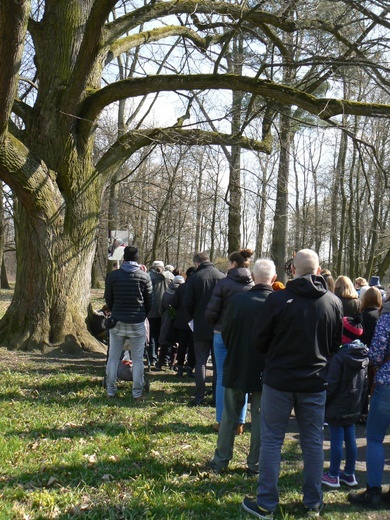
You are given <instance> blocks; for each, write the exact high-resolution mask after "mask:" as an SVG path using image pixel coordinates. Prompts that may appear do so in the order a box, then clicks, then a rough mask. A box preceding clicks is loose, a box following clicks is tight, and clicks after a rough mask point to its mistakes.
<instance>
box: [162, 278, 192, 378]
mask: <svg viewBox="0 0 390 520" xmlns="http://www.w3.org/2000/svg"><path fill="white" fill-rule="evenodd" d="M184 281H185V280H184V278H183V277H182V276H175V277H174V278H173V280H172V281H171V282H170V284H169V285H168V287H167V289H166V291H165V293H164V294H163V297H162V300H161V303H160V309H159V310H160V313H161V316H162V318H161V330H160V336H159V338H158V342H159V345H160V351H159V354H158V360H157V362H156V365H155V367H156V369H157V370H161V368H162V367H163V366H164V365H170V367H171V368H172V369H173V368H174V365H175V361H176V353H177V345H176V341H177V340H176V335H175V330H174V320H175V309H174V308H173V307H172V300H173V297H174V295H175V293H176V291H177V289H178V287H179V285H181V284H182V283H184ZM168 360H170V362H169V361H168Z"/></svg>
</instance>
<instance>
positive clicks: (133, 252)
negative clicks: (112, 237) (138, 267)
mask: <svg viewBox="0 0 390 520" xmlns="http://www.w3.org/2000/svg"><path fill="white" fill-rule="evenodd" d="M123 259H124V261H125V262H138V260H139V252H138V249H137V248H136V247H135V246H126V247H125V250H124V251H123Z"/></svg>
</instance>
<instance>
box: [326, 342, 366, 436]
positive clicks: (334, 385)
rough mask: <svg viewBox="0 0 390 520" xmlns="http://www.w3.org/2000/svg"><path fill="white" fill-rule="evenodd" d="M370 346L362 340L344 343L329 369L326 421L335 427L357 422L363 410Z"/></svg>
mask: <svg viewBox="0 0 390 520" xmlns="http://www.w3.org/2000/svg"><path fill="white" fill-rule="evenodd" d="M368 363H369V361H368V348H367V347H366V346H365V345H364V343H362V342H361V341H360V340H358V339H357V340H355V341H352V342H351V343H347V344H345V345H342V346H341V347H340V348H339V350H338V351H337V352H336V354H335V355H334V356H333V357H332V359H331V361H330V364H329V370H328V387H327V389H326V412H325V420H326V421H327V422H328V423H329V424H330V425H332V426H347V425H349V424H354V423H355V422H356V421H357V420H358V418H359V416H360V414H361V411H362V405H363V401H362V398H363V392H364V390H365V387H366V375H367V368H368Z"/></svg>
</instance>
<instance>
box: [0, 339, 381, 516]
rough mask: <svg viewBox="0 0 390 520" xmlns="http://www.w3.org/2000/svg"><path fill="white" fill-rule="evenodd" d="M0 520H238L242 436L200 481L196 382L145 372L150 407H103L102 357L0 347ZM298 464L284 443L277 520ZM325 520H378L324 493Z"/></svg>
mask: <svg viewBox="0 0 390 520" xmlns="http://www.w3.org/2000/svg"><path fill="white" fill-rule="evenodd" d="M0 370H1V382H2V384H1V391H0V404H1V415H0V519H24V520H33V519H52V518H53V519H73V518H74V519H76V518H83V519H91V520H92V519H96V520H101V519H127V520H130V519H137V520H138V519H166V520H187V519H202V520H203V519H204V520H206V519H210V520H219V519H221V520H222V519H224V520H226V519H244V518H249V517H248V516H246V515H245V514H244V513H243V512H241V509H240V503H241V501H242V498H243V497H244V496H245V495H251V496H254V495H255V492H256V479H254V478H247V477H246V475H245V461H246V450H247V447H248V444H249V433H248V432H246V433H245V434H244V435H242V436H240V437H237V438H236V442H235V453H234V459H233V461H232V464H231V467H230V470H229V472H228V473H225V474H222V475H215V474H214V473H212V472H210V471H209V469H208V467H207V462H208V460H209V458H210V457H211V455H212V453H213V451H214V449H215V444H216V439H217V436H216V434H215V433H213V432H212V430H211V425H212V423H213V422H214V409H213V408H208V407H204V408H203V407H202V408H188V407H187V406H186V403H187V401H188V400H189V399H190V397H191V395H192V392H193V387H194V382H193V380H191V379H189V378H178V377H177V376H176V375H175V374H174V373H172V372H169V371H165V372H162V373H158V372H154V373H152V374H150V375H149V376H148V377H149V378H150V380H151V393H150V394H149V397H148V400H147V401H146V402H145V403H142V404H138V403H137V404H135V403H134V401H133V400H132V398H131V386H130V384H129V383H120V391H119V397H118V398H117V399H114V400H108V399H107V398H106V396H105V393H104V391H103V388H102V376H103V371H104V360H102V359H97V358H83V359H75V358H70V357H67V358H62V359H53V358H49V357H44V356H41V355H39V354H23V353H20V352H17V353H15V352H8V351H6V350H2V349H0ZM301 469H302V467H301V456H300V450H299V446H298V444H297V441H296V439H295V438H294V437H293V436H290V437H289V439H287V441H286V444H285V447H284V451H283V462H282V473H281V478H280V494H281V508H280V509H278V511H277V513H276V515H275V518H276V519H285V520H288V519H292V518H302V513H301V510H300V509H299V503H300V500H301V492H300V487H301ZM326 502H327V503H328V504H329V505H328V508H327V510H326V512H325V513H324V515H323V517H324V518H328V519H334V520H338V519H340V520H341V519H343V520H344V519H351V520H353V519H361V518H370V519H378V520H379V519H384V518H390V514H389V513H390V512H388V511H386V510H382V511H377V512H374V511H363V512H362V511H361V510H358V509H357V508H353V507H351V506H350V505H349V504H348V502H347V501H346V492H344V491H331V492H327V493H326Z"/></svg>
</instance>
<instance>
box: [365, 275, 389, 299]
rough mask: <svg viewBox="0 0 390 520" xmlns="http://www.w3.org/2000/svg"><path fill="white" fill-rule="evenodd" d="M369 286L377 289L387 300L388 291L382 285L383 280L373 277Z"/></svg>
mask: <svg viewBox="0 0 390 520" xmlns="http://www.w3.org/2000/svg"><path fill="white" fill-rule="evenodd" d="M368 285H369V286H370V287H376V288H377V289H378V290H379V291H380V293H381V295H382V299H383V300H384V299H385V298H386V291H385V290H384V288H383V287H382V285H381V279H380V278H379V276H371V278H370V281H369V282H368Z"/></svg>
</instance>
